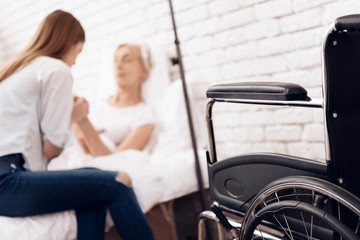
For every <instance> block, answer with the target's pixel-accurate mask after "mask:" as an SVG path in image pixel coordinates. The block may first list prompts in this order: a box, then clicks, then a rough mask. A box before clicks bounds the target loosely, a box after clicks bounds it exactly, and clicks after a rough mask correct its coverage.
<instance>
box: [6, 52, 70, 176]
mask: <svg viewBox="0 0 360 240" xmlns="http://www.w3.org/2000/svg"><path fill="white" fill-rule="evenodd" d="M72 84H73V79H72V76H71V72H70V68H69V66H68V65H66V64H65V63H64V62H63V61H61V60H58V59H55V58H51V57H38V58H37V59H35V60H34V61H32V62H31V63H30V64H29V65H28V66H26V67H25V68H23V69H21V70H19V71H17V72H15V73H14V74H12V75H11V76H10V77H8V78H7V79H5V80H4V81H2V82H1V83H0V136H1V137H0V156H4V155H8V154H13V153H22V154H23V156H24V158H25V168H27V169H29V170H32V171H37V170H45V169H46V165H47V159H46V157H45V155H44V152H43V148H42V146H43V142H44V140H45V139H48V140H49V141H50V142H51V143H52V144H53V145H55V146H56V147H58V148H64V146H65V145H66V144H67V143H68V141H69V139H70V132H69V123H70V117H71V112H72V106H73V99H72Z"/></svg>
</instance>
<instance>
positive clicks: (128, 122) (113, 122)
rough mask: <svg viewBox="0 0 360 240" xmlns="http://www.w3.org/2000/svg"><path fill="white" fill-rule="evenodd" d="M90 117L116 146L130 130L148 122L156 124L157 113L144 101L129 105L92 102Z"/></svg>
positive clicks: (95, 125)
mask: <svg viewBox="0 0 360 240" xmlns="http://www.w3.org/2000/svg"><path fill="white" fill-rule="evenodd" d="M89 119H90V121H91V122H92V123H93V125H94V127H95V128H96V129H99V130H100V129H104V130H105V131H104V133H103V134H104V135H105V137H106V138H108V139H110V140H111V141H112V142H113V143H114V144H115V145H116V146H117V145H119V144H120V142H121V141H122V140H123V139H124V138H125V136H126V135H127V133H129V131H130V130H132V129H135V128H137V127H140V126H143V125H146V124H155V122H156V119H155V114H154V113H153V111H152V110H151V108H150V107H148V106H147V105H146V104H145V103H144V102H141V103H139V104H136V105H134V106H129V107H121V108H120V107H114V106H111V105H109V104H108V103H106V102H97V103H94V104H90V113H89Z"/></svg>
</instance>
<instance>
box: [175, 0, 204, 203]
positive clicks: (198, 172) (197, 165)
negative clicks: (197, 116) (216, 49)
mask: <svg viewBox="0 0 360 240" xmlns="http://www.w3.org/2000/svg"><path fill="white" fill-rule="evenodd" d="M169 5H170V12H171V19H172V24H173V29H174V35H175V45H176V53H177V57H178V64H179V70H180V77H181V82H182V86H183V93H184V98H185V105H186V111H187V116H188V123H189V129H190V135H191V142H192V146H193V150H194V158H195V171H196V176H197V180H198V186H199V193H200V201H201V207H202V210H205V208H206V207H205V206H206V203H205V193H204V187H203V178H202V174H201V169H200V162H199V156H198V153H197V144H196V139H195V133H194V126H193V120H192V114H191V109H190V104H189V97H188V92H187V87H186V81H185V74H184V67H183V63H182V55H181V50H180V42H179V39H178V36H177V31H176V24H175V18H174V10H173V6H172V1H171V0H169Z"/></svg>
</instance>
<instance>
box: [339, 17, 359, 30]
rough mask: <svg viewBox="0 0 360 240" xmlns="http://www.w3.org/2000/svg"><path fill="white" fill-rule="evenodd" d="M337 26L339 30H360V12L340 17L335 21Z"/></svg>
mask: <svg viewBox="0 0 360 240" xmlns="http://www.w3.org/2000/svg"><path fill="white" fill-rule="evenodd" d="M335 28H336V30H337V31H343V30H346V31H349V32H353V31H360V14H353V15H347V16H343V17H339V18H338V19H336V21H335Z"/></svg>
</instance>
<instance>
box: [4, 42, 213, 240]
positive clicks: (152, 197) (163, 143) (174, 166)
mask: <svg viewBox="0 0 360 240" xmlns="http://www.w3.org/2000/svg"><path fill="white" fill-rule="evenodd" d="M152 53H153V55H154V57H156V58H155V61H154V62H153V64H154V67H153V70H152V72H151V75H150V78H149V79H148V80H147V82H146V84H145V86H144V89H143V96H144V98H145V101H148V102H149V103H150V104H153V105H154V109H155V114H156V116H157V118H158V124H157V126H156V129H155V133H154V136H153V139H152V141H151V142H150V143H149V145H150V146H149V148H150V149H148V151H144V152H141V151H136V150H127V151H124V152H119V153H116V154H112V155H110V156H103V157H97V158H92V157H91V156H89V155H85V154H84V153H83V152H82V150H81V148H80V147H79V146H78V145H76V143H75V144H74V145H73V146H71V147H69V148H67V149H65V150H64V152H63V153H62V154H61V155H60V156H59V157H58V158H56V159H54V160H52V161H51V163H50V164H49V166H48V168H49V170H51V171H52V170H60V169H75V168H82V167H96V168H101V169H104V170H111V171H125V172H127V173H129V175H130V176H131V178H132V180H133V188H134V191H135V193H136V195H137V198H138V201H139V204H140V207H141V209H142V210H143V212H144V213H149V212H150V213H151V211H154V209H155V210H156V209H157V211H158V210H159V209H160V211H161V212H162V214H164V215H168V216H170V217H171V209H169V207H170V208H171V206H172V205H171V204H169V203H171V201H173V200H174V199H177V198H180V197H182V196H185V195H187V194H190V193H193V192H196V191H197V190H198V182H197V176H196V173H195V163H194V153H193V149H192V146H191V141H190V133H189V131H188V125H187V124H188V123H187V118H186V110H185V106H184V99H183V94H182V85H181V84H182V83H181V81H180V80H176V81H173V82H171V81H170V77H169V72H168V63H167V61H168V57H167V56H166V53H165V52H163V51H161V50H160V48H157V49H156V48H153V49H152ZM154 53H155V54H154ZM103 55H104V56H103V58H108V59H110V61H111V60H112V57H111V56H112V51H110V52H109V51H108V50H107V51H105V53H104V54H103ZM154 57H153V58H154ZM105 65H106V66H107V68H105V67H104V68H103V69H102V72H105V73H104V76H102V79H105V78H106V79H111V78H110V77H109V74H112V68H111V67H110V68H108V66H109V64H105ZM110 66H111V64H110ZM102 85H103V86H107V87H106V88H100V89H99V97H101V96H106V95H107V94H108V93H109V92H108V91H109V89H112V87H113V85H111V84H102ZM161 93H163V94H161ZM189 96H190V97H191V93H190V94H189ZM193 110H194V113H193V117H194V120H195V121H194V122H195V129H197V136H198V140H199V146H200V147H201V146H204V143H205V140H204V139H202V136H205V134H204V132H203V130H204V131H206V130H205V129H203V128H205V125H204V126H203V125H202V124H201V120H202V116H201V113H200V114H199V112H198V111H197V109H196V107H195V106H194V108H193ZM200 112H201V111H200ZM103 140H104V141H105V142H106V143H107V144H111V143H109V142H108V141H107V139H104V138H103ZM200 147H199V148H200ZM198 154H199V157H200V162H201V163H204V164H203V165H202V166H201V169H202V172H203V176H206V175H207V168H206V164H205V162H206V161H205V151H204V150H201V149H200V150H199V151H198ZM204 181H205V182H204V185H205V186H208V183H207V179H206V178H205V179H204ZM158 212H159V211H158ZM165 217H166V216H165ZM172 220H173V219H168V221H172ZM171 224H173V223H169V225H171ZM112 226H113V223H112V220H111V218H110V217H109V216H108V219H107V224H106V230H107V231H108V230H111V229H112ZM76 229H77V224H76V217H75V213H74V211H66V212H60V213H54V214H47V215H39V216H32V217H25V218H9V217H0V233H1V236H0V239H12V240H30V239H31V240H64V239H67V240H71V239H76Z"/></svg>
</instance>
